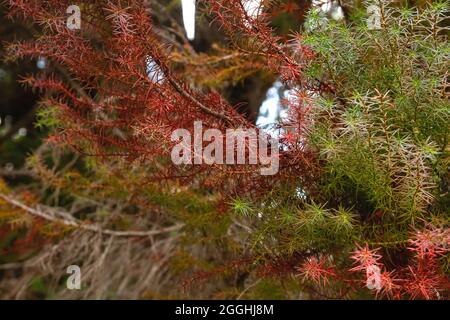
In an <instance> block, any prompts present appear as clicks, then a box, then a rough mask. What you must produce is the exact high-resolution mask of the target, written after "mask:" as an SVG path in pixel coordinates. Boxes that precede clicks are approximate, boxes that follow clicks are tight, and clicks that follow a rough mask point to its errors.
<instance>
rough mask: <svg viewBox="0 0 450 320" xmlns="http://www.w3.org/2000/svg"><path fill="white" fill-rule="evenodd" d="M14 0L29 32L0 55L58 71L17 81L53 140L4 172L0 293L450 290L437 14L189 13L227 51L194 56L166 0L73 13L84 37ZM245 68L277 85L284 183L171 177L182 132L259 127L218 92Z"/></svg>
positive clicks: (436, 293) (271, 5)
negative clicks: (36, 103)
mask: <svg viewBox="0 0 450 320" xmlns="http://www.w3.org/2000/svg"><path fill="white" fill-rule="evenodd" d="M288 3H291V2H288ZM8 4H9V8H10V16H11V17H12V18H13V19H17V20H19V19H23V20H24V21H26V22H27V23H31V24H32V25H33V28H35V39H33V40H32V41H27V42H20V43H18V42H16V43H11V44H10V45H9V47H8V56H7V57H6V58H7V59H8V60H14V61H15V60H20V59H22V58H39V57H42V56H45V57H46V58H47V59H48V60H49V61H51V62H50V64H51V68H49V69H47V70H45V71H43V72H42V73H40V74H35V75H29V76H26V77H25V78H24V80H23V82H24V83H26V84H27V85H29V86H30V87H32V88H34V89H36V90H39V92H42V97H43V98H42V101H41V104H40V111H39V114H38V120H37V126H38V127H45V128H47V129H49V130H50V131H51V134H50V136H49V137H48V139H47V140H46V141H45V143H43V144H42V146H41V147H39V148H38V149H37V150H36V152H34V153H33V154H32V155H30V157H29V158H28V160H27V164H26V167H25V168H24V171H25V172H26V175H27V176H28V178H29V180H27V181H26V183H23V182H22V183H14V181H6V180H1V179H0V223H1V224H0V234H1V238H0V248H2V250H3V252H2V255H1V256H0V263H1V264H0V295H1V296H4V297H19V298H23V297H35V296H42V297H54V296H56V297H85V298H173V297H175V298H198V297H201V298H238V299H240V298H256V299H259V298H266V299H267V298H272V299H298V298H313V299H355V298H371V297H373V298H395V299H448V298H449V289H450V287H449V283H450V282H449V275H450V260H449V259H450V255H449V254H450V253H449V251H450V228H449V227H450V226H449V223H450V221H449V207H450V194H449V183H450V176H449V170H448V169H449V165H450V163H449V159H450V157H449V151H450V150H449V133H450V132H449V123H450V104H449V100H448V95H449V89H448V69H449V59H448V58H449V52H450V51H449V50H450V48H449V43H448V26H447V25H448V21H446V17H447V15H448V11H449V8H448V4H446V3H443V2H434V1H433V2H431V3H429V4H426V5H424V6H416V7H411V6H407V5H399V4H398V3H394V2H391V1H386V0H380V1H368V2H365V3H364V4H361V3H360V2H359V1H355V2H354V3H353V2H352V5H351V6H348V7H347V6H346V7H345V11H344V12H345V16H344V18H343V19H341V20H333V19H329V18H327V17H326V16H325V15H324V14H323V13H322V12H320V11H319V10H317V9H315V8H314V7H310V9H309V11H308V13H307V15H306V17H305V23H304V24H303V26H302V27H301V30H289V32H281V31H280V30H278V29H277V27H276V26H274V22H273V21H274V16H277V15H278V14H279V12H280V10H281V11H283V10H287V11H288V13H289V12H290V10H291V9H292V10H293V8H294V7H292V6H291V7H287V5H288V4H286V3H285V2H284V3H283V2H281V4H280V1H263V2H262V6H261V7H260V8H259V10H257V11H256V12H249V11H248V10H246V8H245V6H244V5H243V2H241V1H239V0H209V1H201V7H202V8H201V9H202V15H201V18H200V19H204V20H206V21H208V23H211V25H214V26H217V27H218V28H219V30H220V32H221V33H223V36H224V37H225V39H226V41H223V42H218V43H215V44H214V45H213V46H212V47H211V48H210V49H209V50H207V51H206V52H197V51H196V50H194V48H193V47H192V46H191V44H190V43H189V41H188V40H187V39H186V38H185V37H184V33H183V30H182V29H180V27H179V26H177V25H176V22H174V21H171V20H170V19H169V18H167V20H166V19H164V18H163V16H164V14H165V13H167V12H169V11H170V10H169V9H168V8H167V7H164V6H163V5H162V4H161V3H160V2H158V1H139V0H125V1H124V0H122V1H112V0H110V1H103V0H99V1H90V2H88V3H83V4H80V8H81V12H82V28H81V29H80V30H70V29H68V28H67V27H66V18H67V15H66V8H67V7H68V6H69V5H71V4H72V3H71V1H61V0H58V1H56V0H55V1H50V0H48V1H44V0H28V1H21V0H10V1H8ZM370 5H376V6H377V7H378V8H379V9H380V26H379V27H378V28H370V26H368V24H367V19H368V16H367V11H366V8H367V7H368V6H370ZM169 7H170V5H169ZM280 8H281V9H280ZM295 8H297V9H298V8H299V6H297V7H295ZM274 12H275V14H274ZM283 14H284V13H283ZM168 21H169V22H168ZM255 74H257V75H258V76H259V77H260V78H262V79H272V80H273V79H277V78H278V79H280V81H282V83H283V86H284V88H285V91H286V94H285V97H284V99H283V101H282V108H283V109H284V110H285V111H286V112H285V113H286V116H285V117H283V118H282V119H280V121H279V123H277V124H276V125H275V126H274V127H273V128H272V130H271V132H277V133H278V134H279V137H280V155H279V157H280V158H279V160H280V172H279V173H278V174H277V175H274V176H261V175H259V170H258V167H257V166H254V165H253V166H252V165H245V164H244V165H225V164H224V165H217V164H216V165H212V166H208V165H206V164H202V165H184V166H176V165H174V164H173V163H172V162H171V159H170V153H171V148H172V147H173V145H174V142H173V141H172V140H171V133H172V132H173V130H175V129H178V128H184V129H187V130H190V131H192V130H193V124H194V122H195V121H199V120H201V121H202V122H203V125H204V126H205V127H207V128H215V129H219V130H222V131H224V130H226V129H227V128H241V127H246V128H255V125H254V124H253V122H252V121H250V120H249V119H248V118H246V117H245V115H243V114H240V113H239V112H238V110H239V106H233V105H231V104H230V103H229V102H227V101H226V99H224V98H223V97H222V96H221V94H224V91H225V90H226V88H227V86H228V85H230V84H233V83H238V82H240V81H242V80H243V79H245V78H246V77H249V76H250V75H255ZM258 130H259V129H258ZM68 265H79V266H80V267H81V269H82V271H83V288H82V290H80V291H67V290H66V288H65V277H66V276H67V275H66V273H65V270H66V267H67V266H68ZM377 271H379V272H380V283H379V285H378V286H377V287H375V288H374V287H371V286H370V285H368V281H370V280H371V278H372V276H373V273H374V272H377Z"/></svg>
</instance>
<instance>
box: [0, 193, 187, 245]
mask: <svg viewBox="0 0 450 320" xmlns="http://www.w3.org/2000/svg"><path fill="white" fill-rule="evenodd" d="M0 199H3V200H4V201H6V202H7V203H9V204H11V205H13V206H15V207H17V208H20V209H22V210H24V211H26V212H27V213H29V214H31V215H33V216H36V217H39V218H42V219H45V220H47V221H51V222H56V223H60V224H63V225H65V226H68V227H73V228H78V229H83V230H86V231H91V232H97V233H101V234H104V235H109V236H117V237H149V236H154V235H158V234H163V233H169V232H172V231H177V230H179V229H181V228H182V227H183V224H176V225H173V226H170V227H167V228H163V229H159V230H149V231H116V230H110V229H103V228H102V227H100V226H98V225H95V224H83V222H82V221H78V220H75V219H74V220H66V219H62V218H56V217H54V216H52V215H50V214H48V213H45V212H43V211H41V210H38V209H35V208H31V207H28V206H27V205H25V204H23V203H21V202H19V201H17V200H15V199H13V198H11V197H9V196H7V195H5V194H3V193H0ZM63 215H64V214H61V216H63ZM65 215H67V213H65Z"/></svg>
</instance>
